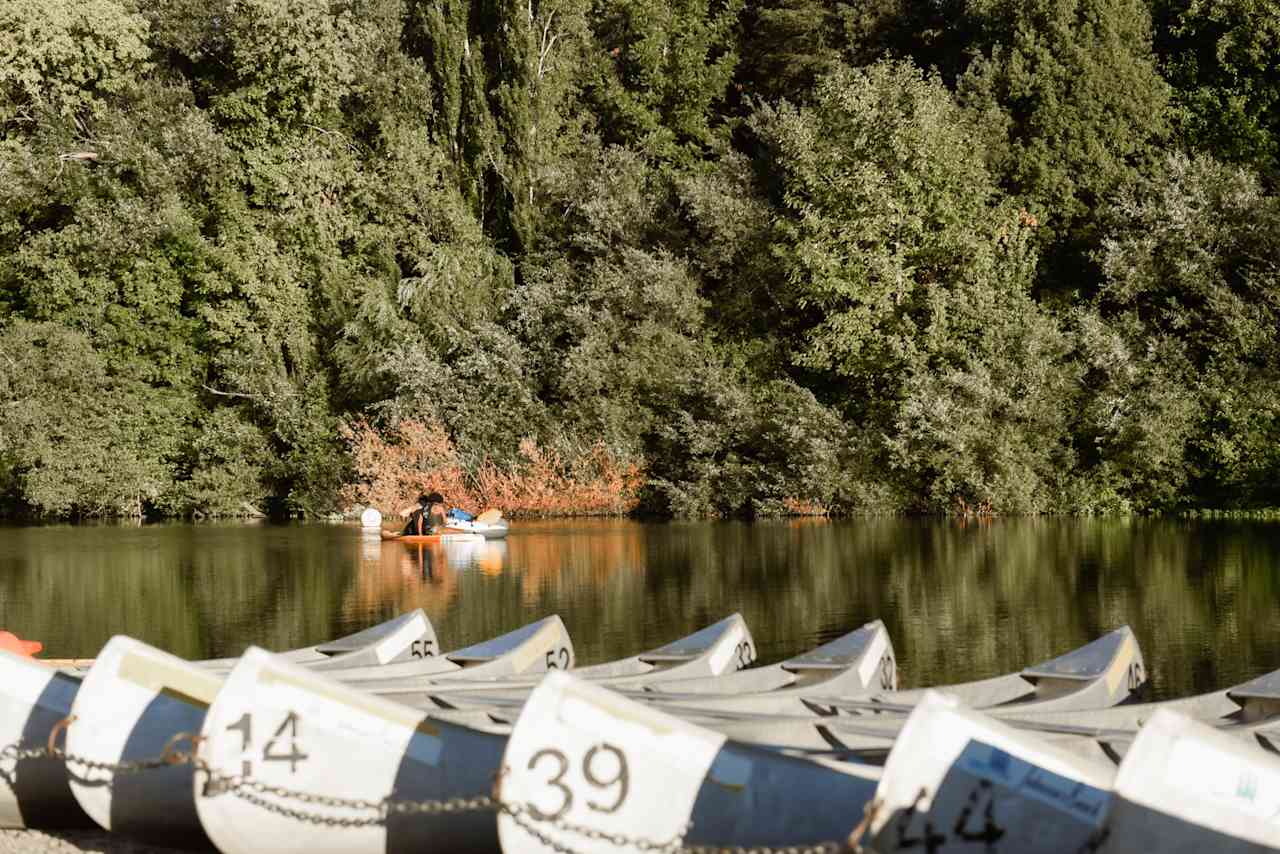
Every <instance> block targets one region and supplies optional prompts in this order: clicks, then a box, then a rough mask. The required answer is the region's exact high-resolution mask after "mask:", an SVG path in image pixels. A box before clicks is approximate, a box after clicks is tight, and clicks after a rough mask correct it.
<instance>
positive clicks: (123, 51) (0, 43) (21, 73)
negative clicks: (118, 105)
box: [0, 0, 150, 125]
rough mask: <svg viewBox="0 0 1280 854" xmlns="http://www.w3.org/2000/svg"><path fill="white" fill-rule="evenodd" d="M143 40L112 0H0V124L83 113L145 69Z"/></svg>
mask: <svg viewBox="0 0 1280 854" xmlns="http://www.w3.org/2000/svg"><path fill="white" fill-rule="evenodd" d="M146 41H147V22H146V21H145V20H144V19H143V18H142V17H141V16H139V15H137V14H136V13H135V12H134V11H133V10H132V9H131V8H130V7H129V6H128V5H126V4H124V3H118V2H115V0H84V2H81V0H49V2H45V0H4V2H0V125H5V124H8V123H10V122H13V121H15V120H21V122H23V123H30V122H33V121H39V120H40V117H41V116H42V115H45V114H52V115H54V116H58V117H61V118H65V119H70V118H77V117H78V118H87V117H89V116H91V115H92V114H94V113H95V112H96V111H98V110H99V109H100V108H101V102H102V100H103V99H105V98H109V97H111V96H113V95H117V94H119V93H121V92H123V91H125V90H126V89H128V88H129V87H130V86H132V85H133V84H134V83H136V82H137V80H138V79H139V77H140V76H141V75H143V74H144V73H145V72H146V71H147V68H148V64H149V63H148V59H149V58H150V50H149V49H148V47H147V43H146Z"/></svg>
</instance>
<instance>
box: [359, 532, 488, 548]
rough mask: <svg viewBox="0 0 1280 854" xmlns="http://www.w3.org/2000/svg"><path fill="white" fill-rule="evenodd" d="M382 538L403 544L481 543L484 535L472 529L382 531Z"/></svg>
mask: <svg viewBox="0 0 1280 854" xmlns="http://www.w3.org/2000/svg"><path fill="white" fill-rule="evenodd" d="M382 539H383V540H385V541H386V542H389V543H404V544H405V545H409V546H413V545H428V546H430V545H444V544H445V543H483V542H484V535H483V534H477V533H474V532H472V531H461V530H456V531H445V532H444V533H443V534H397V533H393V532H391V531H382Z"/></svg>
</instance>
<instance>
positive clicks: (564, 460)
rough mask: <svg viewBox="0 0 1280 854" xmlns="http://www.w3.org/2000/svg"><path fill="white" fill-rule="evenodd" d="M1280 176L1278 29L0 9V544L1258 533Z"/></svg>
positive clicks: (990, 7)
mask: <svg viewBox="0 0 1280 854" xmlns="http://www.w3.org/2000/svg"><path fill="white" fill-rule="evenodd" d="M1278 183H1280V2H1277V0H1017V2H1014V1H1013V0H864V2H858V3H853V2H850V3H833V2H822V1H821V0H518V2H516V0H0V496H2V498H0V506H2V507H3V510H4V512H6V513H8V514H21V515H34V516H66V515H70V516H75V515H80V516H83V515H115V514H143V513H145V514H157V515H179V514H199V515H219V514H228V513H238V512H241V511H242V509H243V508H245V507H249V506H254V507H267V508H271V509H274V510H277V511H280V510H288V511H295V512H297V511H302V512H306V513H310V514H315V513H324V512H329V511H332V510H335V509H340V508H342V507H343V506H345V505H347V504H350V503H351V502H352V501H354V500H358V499H360V498H362V497H363V498H366V499H367V498H369V497H370V496H372V495H373V494H374V493H377V492H378V490H379V489H382V490H383V492H386V484H385V483H383V482H382V480H385V478H386V476H387V474H386V472H384V471H382V470H380V469H379V466H380V465H381V462H380V461H382V460H383V459H392V458H394V460H395V462H394V465H395V466H398V467H400V469H405V468H406V467H407V468H408V469H409V470H412V469H413V467H414V463H413V456H414V454H416V453H419V451H421V453H422V454H423V455H424V456H423V457H422V461H420V462H421V465H420V466H419V469H421V470H423V471H426V473H427V475H429V476H430V477H432V478H435V477H438V476H439V472H440V471H444V470H446V469H447V471H448V473H449V476H450V477H452V478H453V479H454V481H455V482H456V483H457V484H458V487H457V488H458V489H469V490H470V491H471V494H473V495H476V496H479V497H480V498H488V497H490V496H492V495H493V494H495V493H494V492H492V491H491V490H490V491H486V488H485V484H489V485H490V486H492V485H493V484H495V483H498V482H499V481H502V479H503V478H504V477H505V478H506V481H505V483H506V484H507V487H510V483H512V482H515V481H519V480H520V478H524V480H525V481H528V480H529V479H530V478H535V479H536V478H537V477H543V478H544V480H547V482H548V483H551V484H552V485H553V486H555V487H556V488H557V489H568V488H569V486H573V485H575V484H577V485H581V484H583V483H586V484H587V487H583V489H584V494H585V493H590V492H592V484H594V485H595V487H594V488H595V489H596V492H599V491H600V489H601V488H604V489H605V491H606V492H608V489H613V490H614V491H615V493H616V494H615V495H614V496H613V497H614V498H615V499H616V506H618V507H624V508H635V509H637V510H639V511H641V512H652V513H657V514H669V515H674V516H704V515H727V514H771V513H780V512H799V511H806V510H810V511H813V510H816V511H831V512H943V513H952V512H964V513H968V512H991V513H1043V512H1064V513H1125V512H1153V511H1173V510H1179V509H1186V508H1191V507H1212V508H1251V507H1263V506H1276V505H1277V504H1280V196H1277V184H1278ZM423 437H426V438H425V439H424V438H423ZM424 443H425V444H424ZM420 446H421V447H420ZM433 467H434V468H433ZM539 473H541V474H539ZM380 478H381V479H382V480H380ZM556 478H558V480H556ZM600 483H606V485H608V484H612V486H607V488H605V487H599V484H600ZM401 485H402V486H404V488H405V489H408V488H409V486H408V485H406V484H405V483H401ZM527 485H528V484H526V486H527ZM543 486H544V487H545V486H546V484H543ZM536 487H537V484H534V485H533V486H532V487H529V488H530V489H533V491H535V492H536V491H537V489H536ZM494 488H495V489H496V488H497V487H494ZM402 491H403V490H402ZM544 491H545V489H544ZM391 492H395V489H392V490H391ZM499 492H501V490H499ZM378 494H381V493H378ZM575 494H576V493H575ZM385 500H390V499H389V497H388V498H385ZM510 500H511V501H513V502H515V503H516V504H518V503H519V502H518V501H517V500H516V499H514V498H512V499H510ZM593 502H594V503H593ZM601 503H602V501H601V500H597V499H595V498H593V499H591V500H589V501H586V503H585V504H584V505H583V506H580V507H575V506H573V502H572V501H569V502H567V503H565V504H564V506H562V507H560V509H561V510H564V511H572V510H575V509H578V510H589V509H593V508H596V509H598V508H597V505H599V504H601ZM603 503H606V504H607V503H608V501H607V500H604V501H603ZM383 509H390V508H387V507H384V508H383ZM516 509H519V508H518V507H517V508H516Z"/></svg>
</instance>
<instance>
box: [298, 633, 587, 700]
mask: <svg viewBox="0 0 1280 854" xmlns="http://www.w3.org/2000/svg"><path fill="white" fill-rule="evenodd" d="M573 662H574V654H573V641H572V640H570V638H569V632H568V631H567V630H566V629H565V627H564V622H563V621H561V619H560V617H558V616H556V615H552V616H550V617H545V618H543V619H541V620H538V621H537V622H534V623H530V624H529V625H527V626H523V627H521V628H519V629H516V630H515V631H512V632H507V633H506V634H505V635H500V636H499V637H496V638H493V639H491V640H487V641H483V642H482V643H478V644H474V645H472V646H469V647H464V648H463V649H459V650H454V651H452V652H444V653H439V654H431V655H427V656H425V657H423V658H419V659H414V660H412V661H402V662H398V663H394V664H382V665H377V666H371V667H353V668H342V669H326V672H328V673H330V674H331V675H332V676H333V677H334V678H335V679H338V680H341V681H343V682H348V683H350V684H352V685H356V686H358V687H359V688H360V689H362V690H364V691H371V692H373V693H404V692H408V691H416V690H425V689H427V688H430V687H431V686H433V685H435V684H438V683H439V682H441V681H442V680H448V681H450V682H459V681H463V682H466V681H473V680H474V681H483V680H493V679H510V678H514V677H519V676H536V675H539V674H542V673H545V672H547V671H548V670H567V669H568V668H570V667H572V666H573ZM313 669H314V668H313Z"/></svg>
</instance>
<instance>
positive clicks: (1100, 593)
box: [0, 518, 1280, 698]
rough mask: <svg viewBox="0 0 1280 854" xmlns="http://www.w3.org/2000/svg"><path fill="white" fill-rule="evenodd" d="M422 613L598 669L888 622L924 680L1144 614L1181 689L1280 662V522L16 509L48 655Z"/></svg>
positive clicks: (802, 643)
mask: <svg viewBox="0 0 1280 854" xmlns="http://www.w3.org/2000/svg"><path fill="white" fill-rule="evenodd" d="M415 607H421V608H423V609H424V610H425V611H426V612H427V614H428V616H430V618H431V620H432V622H433V623H434V624H435V626H436V629H437V632H438V633H439V636H440V639H441V641H442V643H443V645H444V647H445V648H446V649H448V648H456V647H459V646H463V645H466V644H470V643H473V642H476V641H479V640H483V639H485V638H487V637H492V636H493V635H497V634H500V633H502V632H504V631H507V630H509V629H512V628H515V627H517V626H519V625H522V624H524V623H527V622H529V621H531V620H534V619H536V618H538V617H542V616H545V615H547V614H552V613H558V614H560V616H561V617H562V618H563V619H564V621H565V624H566V625H567V626H568V629H569V632H570V634H571V636H572V637H573V640H574V645H575V647H576V650H577V653H578V660H579V663H582V664H587V663H592V662H596V661H601V660H604V659H607V658H615V657H620V656H623V655H628V654H631V653H634V652H637V651H640V650H642V649H646V648H650V647H655V646H659V645H661V644H664V643H666V642H667V641H670V640H673V639H675V638H677V637H679V636H681V635H685V634H688V633H689V632H692V631H693V630H695V629H697V628H699V627H700V626H703V625H706V624H707V623H711V622H714V621H715V620H717V619H720V618H721V617H723V616H725V615H727V614H729V613H732V612H733V611H740V612H741V613H742V614H743V616H745V617H746V619H747V623H748V625H749V626H750V627H751V630H752V632H753V634H754V635H755V638H756V642H757V646H758V648H759V652H760V656H761V660H762V661H765V662H768V661H775V660H778V659H780V658H783V657H786V656H789V655H794V654H796V653H799V652H802V651H804V650H805V649H808V648H811V647H813V646H815V645H817V644H819V643H822V642H824V641H827V640H830V639H832V638H834V637H836V636H838V635H840V634H842V633H844V632H847V631H851V630H852V629H855V628H857V627H858V626H860V625H862V624H863V623H865V622H867V621H869V620H872V619H875V618H877V617H878V618H880V619H882V620H884V622H885V624H886V625H887V626H888V629H889V633H890V635H891V637H892V638H893V642H894V646H895V648H896V650H897V656H898V662H899V668H900V671H901V674H902V678H903V684H904V686H917V685H928V684H937V683H946V682H956V681H961V680H966V679H974V678H979V677H983V676H987V675H992V674H996V673H1001V672H1006V671H1009V670H1016V669H1019V668H1021V667H1022V666H1024V665H1027V664H1030V663H1032V662H1035V661H1038V660H1042V659H1046V658H1050V657H1052V656H1054V655H1057V654H1058V653H1061V652H1064V651H1066V650H1069V649H1071V648H1073V647H1076V646H1079V645H1081V644H1083V643H1085V642H1087V641H1089V640H1091V639H1092V638H1094V637H1097V636H1098V635H1100V634H1103V633H1104V632H1106V631H1108V630H1109V629H1112V628H1115V627H1116V626H1119V625H1122V624H1124V623H1128V624H1130V625H1131V626H1133V628H1134V630H1135V631H1136V632H1137V635H1138V639H1139V641H1140V642H1141V644H1142V647H1143V650H1144V652H1145V655H1146V659H1147V666H1148V670H1149V671H1150V673H1151V676H1152V690H1153V695H1154V696H1156V697H1160V698H1163V697H1170V696H1176V695H1181V694H1187V693H1191V692H1196V691H1205V690H1211V689H1213V688H1216V687H1221V686H1226V685H1228V684H1231V683H1235V682H1239V681H1243V680H1244V679H1247V678H1250V677H1253V676H1256V675H1258V674H1261V673H1265V672H1267V671H1270V670H1273V669H1277V668H1280V524H1278V523H1275V522H1245V521H1241V522H1235V521H1231V522H1219V521H1212V522H1205V521H1183V520H1145V519H1141V520H1140V519H1120V520H1112V519H1108V520H1076V519H996V520H990V521H985V520H984V521H981V522H967V523H966V522H962V521H954V520H932V519H931V520H914V519H896V518H893V519H871V520H851V521H835V522H833V521H826V520H798V521H780V522H760V523H755V524H746V523H731V522H725V523H690V524H681V523H673V524H649V523H641V522H634V521H628V520H605V521H598V520H587V521H549V522H516V523H515V524H514V525H513V526H512V530H511V534H510V536H509V537H508V538H507V539H506V540H505V541H493V542H487V543H483V544H479V545H471V544H461V545H457V546H454V545H450V546H447V547H443V548H441V547H434V548H432V547H423V548H418V547H409V546H405V545H403V544H400V543H388V544H383V543H382V542H380V541H379V540H377V539H376V538H373V539H371V538H369V537H368V536H367V535H365V534H363V533H362V532H361V531H360V529H359V528H356V527H352V526H346V525H322V524H300V525H265V524H264V525H243V524H227V525H221V524H208V525H189V524H158V525H145V526H134V527H128V526H45V527H0V628H3V629H8V630H10V631H13V632H15V633H16V634H18V635H19V636H21V637H24V638H30V639H35V640H40V641H43V642H44V644H45V655H47V656H49V657H59V658H70V657H92V656H93V655H95V654H96V652H97V651H98V649H99V648H100V647H101V645H102V644H103V643H104V642H105V641H106V640H107V639H108V638H109V637H110V636H111V635H113V634H117V633H123V634H128V635H132V636H134V637H137V638H139V639H141V640H144V641H146V642H148V643H151V644H154V645H156V646H160V647H162V648H164V649H167V650H170V651H172V652H174V653H176V654H178V655H181V656H184V657H188V658H205V657H215V656H226V655H234V654H236V653H238V652H239V651H241V650H242V649H243V648H244V647H245V646H246V645H248V644H250V643H257V644H260V645H263V646H267V647H269V648H277V649H284V648H289V647H294V646H301V645H305V644H310V643H314V642H316V641H320V640H323V639H326V638H330V637H336V636H338V635H342V634H346V633H349V632H352V631H356V630H358V629H360V628H363V627H364V626H367V625H369V624H371V623H375V622H378V621H381V620H384V619H387V618H389V617H391V616H393V615H395V614H396V613H399V612H403V611H406V610H410V609H412V608H415Z"/></svg>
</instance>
